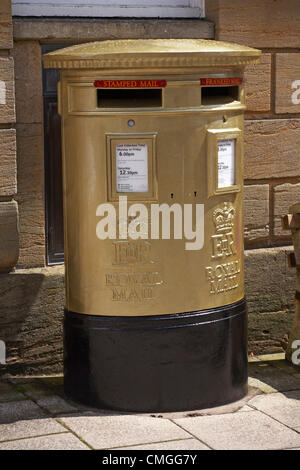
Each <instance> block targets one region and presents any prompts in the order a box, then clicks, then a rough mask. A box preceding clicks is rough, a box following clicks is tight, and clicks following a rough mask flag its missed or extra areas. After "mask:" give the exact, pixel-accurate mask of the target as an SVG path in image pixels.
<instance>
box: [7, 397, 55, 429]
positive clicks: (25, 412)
mask: <svg viewBox="0 0 300 470" xmlns="http://www.w3.org/2000/svg"><path fill="white" fill-rule="evenodd" d="M43 417H47V414H46V413H45V412H44V411H43V410H42V409H41V408H40V407H39V406H37V405H36V404H35V403H34V402H33V401H31V400H23V401H13V402H8V403H0V424H6V423H13V422H15V421H20V420H28V419H35V418H43Z"/></svg>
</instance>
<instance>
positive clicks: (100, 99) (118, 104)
mask: <svg viewBox="0 0 300 470" xmlns="http://www.w3.org/2000/svg"><path fill="white" fill-rule="evenodd" d="M97 103H98V108H156V107H161V106H162V89H161V88H154V89H153V88H145V89H129V90H128V89H126V88H125V89H121V88H119V89H111V88H101V89H98V90H97Z"/></svg>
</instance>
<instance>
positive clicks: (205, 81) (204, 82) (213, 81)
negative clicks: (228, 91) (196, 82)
mask: <svg viewBox="0 0 300 470" xmlns="http://www.w3.org/2000/svg"><path fill="white" fill-rule="evenodd" d="M242 83H243V79H242V78H240V77H234V78H200V85H201V86H233V85H241V84H242Z"/></svg>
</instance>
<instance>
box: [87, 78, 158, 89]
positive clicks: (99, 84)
mask: <svg viewBox="0 0 300 470" xmlns="http://www.w3.org/2000/svg"><path fill="white" fill-rule="evenodd" d="M166 85H167V81H166V80H95V81H94V86H95V87H96V88H164V87H165V86H166Z"/></svg>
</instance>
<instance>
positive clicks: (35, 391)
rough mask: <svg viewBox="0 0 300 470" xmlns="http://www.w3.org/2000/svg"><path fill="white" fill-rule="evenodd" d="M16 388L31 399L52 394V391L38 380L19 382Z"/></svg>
mask: <svg viewBox="0 0 300 470" xmlns="http://www.w3.org/2000/svg"><path fill="white" fill-rule="evenodd" d="M17 389H18V390H19V391H20V392H22V393H24V395H26V397H27V398H30V399H32V400H38V399H39V398H42V397H47V396H49V395H53V391H52V390H50V389H49V388H47V387H46V386H45V385H44V384H43V383H40V382H30V383H24V384H20V385H18V388H17Z"/></svg>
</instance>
